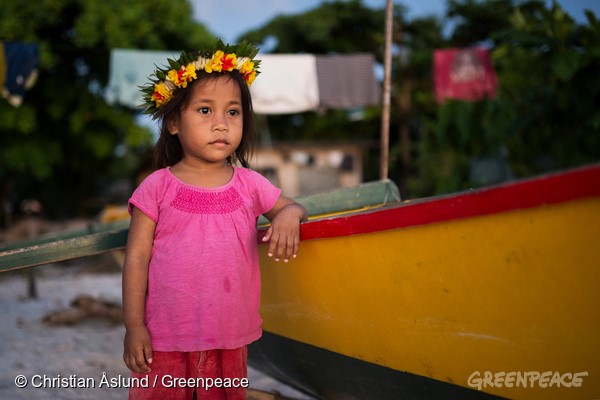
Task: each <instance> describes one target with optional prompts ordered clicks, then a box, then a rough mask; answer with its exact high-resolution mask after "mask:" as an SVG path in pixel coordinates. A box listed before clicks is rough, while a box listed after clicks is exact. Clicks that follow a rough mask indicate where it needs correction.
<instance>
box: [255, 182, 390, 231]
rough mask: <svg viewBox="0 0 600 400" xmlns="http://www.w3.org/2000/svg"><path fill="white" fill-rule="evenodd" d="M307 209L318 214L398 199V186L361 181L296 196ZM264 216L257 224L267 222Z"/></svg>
mask: <svg viewBox="0 0 600 400" xmlns="http://www.w3.org/2000/svg"><path fill="white" fill-rule="evenodd" d="M295 200H296V201H297V202H298V203H300V204H302V205H303V206H304V207H305V208H306V210H307V211H308V216H309V217H313V216H318V215H323V214H328V213H332V212H336V211H347V210H354V209H359V208H362V207H369V206H375V205H381V204H389V203H395V202H398V201H400V191H399V190H398V187H397V186H396V185H395V184H394V182H392V181H391V180H389V179H386V180H381V181H375V182H368V183H363V184H362V185H359V186H356V187H352V188H342V189H337V190H332V191H330V192H324V193H318V194H313V195H310V196H303V197H297V198H296V199H295ZM268 222H269V221H268V220H267V219H266V218H265V217H260V218H259V220H258V224H259V225H264V224H267V223H268Z"/></svg>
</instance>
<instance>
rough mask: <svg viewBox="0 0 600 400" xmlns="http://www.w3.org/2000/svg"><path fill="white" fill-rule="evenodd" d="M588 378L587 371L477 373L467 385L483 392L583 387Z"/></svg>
mask: <svg viewBox="0 0 600 400" xmlns="http://www.w3.org/2000/svg"><path fill="white" fill-rule="evenodd" d="M585 376H588V372H587V371H583V372H564V373H561V372H559V371H544V372H539V371H511V372H503V371H500V372H492V371H483V373H481V372H479V371H475V372H473V373H472V374H471V376H469V380H468V381H467V384H468V385H469V386H470V387H472V388H476V389H477V390H482V389H485V388H494V387H496V388H501V387H508V388H512V387H516V388H537V387H539V388H557V387H567V388H570V387H581V385H583V377H585Z"/></svg>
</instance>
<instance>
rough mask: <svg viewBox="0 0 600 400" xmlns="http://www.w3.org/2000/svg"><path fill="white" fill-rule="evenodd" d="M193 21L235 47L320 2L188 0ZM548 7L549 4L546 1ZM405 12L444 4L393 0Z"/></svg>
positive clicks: (597, 8) (562, 0) (567, 1)
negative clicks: (246, 35) (249, 35)
mask: <svg viewBox="0 0 600 400" xmlns="http://www.w3.org/2000/svg"><path fill="white" fill-rule="evenodd" d="M189 1H190V2H191V3H192V6H193V8H194V18H195V19H196V20H197V21H199V22H202V23H203V24H204V25H206V27H207V28H208V29H209V30H210V31H211V32H212V33H214V34H215V35H217V36H218V37H220V38H222V39H223V41H224V42H226V43H227V42H229V43H234V42H235V40H236V39H237V38H238V37H239V36H240V35H241V34H243V33H244V32H246V31H249V30H252V29H256V28H259V27H261V26H262V25H264V24H266V23H267V22H269V21H270V20H271V19H273V18H274V17H276V16H277V15H280V14H300V13H303V12H305V11H308V10H310V9H313V8H316V7H318V6H319V4H321V3H322V2H323V0H261V1H254V0H247V1H240V0H212V1H209V0H189ZM548 2H549V3H550V0H548ZM395 3H398V4H403V5H404V6H406V7H407V9H408V14H407V17H408V19H412V18H415V17H423V16H427V15H432V14H434V15H436V14H437V15H441V14H443V13H444V10H445V9H446V0H400V1H398V0H396V1H395ZM558 3H559V4H560V5H561V6H562V7H563V8H564V9H565V10H566V11H567V13H568V14H570V15H571V16H572V17H573V18H575V20H577V21H581V22H583V21H586V19H585V16H584V13H583V10H584V9H586V8H588V9H591V10H592V11H593V12H594V13H595V14H596V15H597V16H599V17H600V0H558ZM363 4H365V5H367V6H368V7H371V8H385V4H386V0H363Z"/></svg>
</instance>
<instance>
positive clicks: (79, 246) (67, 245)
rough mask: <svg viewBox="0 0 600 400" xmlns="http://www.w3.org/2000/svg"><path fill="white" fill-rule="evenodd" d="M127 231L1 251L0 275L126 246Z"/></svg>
mask: <svg viewBox="0 0 600 400" xmlns="http://www.w3.org/2000/svg"><path fill="white" fill-rule="evenodd" d="M128 232H129V230H128V229H121V230H115V231H108V232H101V233H93V234H89V235H83V236H79V237H71V238H67V239H59V240H53V241H49V242H43V243H37V244H31V243H28V244H27V245H25V246H23V245H21V246H23V247H19V248H11V249H3V250H1V251H0V272H5V271H12V270H17V269H23V268H29V267H35V266H38V265H43V264H49V263H54V262H59V261H66V260H71V259H74V258H79V257H86V256H91V255H94V254H100V253H104V252H107V251H112V250H118V249H122V248H124V247H125V244H126V242H127V234H128Z"/></svg>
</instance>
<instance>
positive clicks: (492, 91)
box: [433, 48, 498, 103]
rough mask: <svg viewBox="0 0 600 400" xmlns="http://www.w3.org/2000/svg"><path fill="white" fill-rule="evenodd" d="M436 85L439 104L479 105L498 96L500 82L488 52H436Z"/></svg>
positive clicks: (470, 49) (446, 50)
mask: <svg viewBox="0 0 600 400" xmlns="http://www.w3.org/2000/svg"><path fill="white" fill-rule="evenodd" d="M433 60H434V61H433V62H434V83H435V95H436V98H437V101H438V102H439V103H442V102H443V101H444V100H445V99H455V100H467V101H476V100H481V99H485V98H493V97H495V96H496V91H497V87H498V80H497V78H496V72H495V71H494V67H493V66H492V63H491V61H490V55H489V52H488V50H486V49H482V48H466V49H442V50H435V51H434V54H433Z"/></svg>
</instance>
